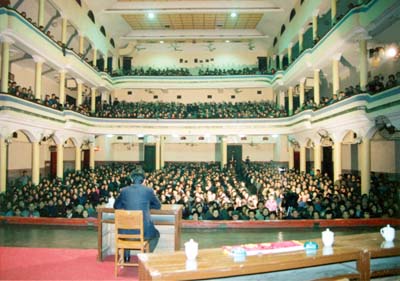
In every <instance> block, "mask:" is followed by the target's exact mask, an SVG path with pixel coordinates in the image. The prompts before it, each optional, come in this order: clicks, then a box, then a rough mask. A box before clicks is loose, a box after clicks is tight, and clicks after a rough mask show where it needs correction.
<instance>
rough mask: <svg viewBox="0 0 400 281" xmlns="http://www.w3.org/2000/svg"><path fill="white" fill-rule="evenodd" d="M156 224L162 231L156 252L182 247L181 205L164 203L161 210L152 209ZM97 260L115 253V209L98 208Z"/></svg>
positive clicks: (170, 250)
mask: <svg viewBox="0 0 400 281" xmlns="http://www.w3.org/2000/svg"><path fill="white" fill-rule="evenodd" d="M150 212H151V218H152V220H153V222H154V225H155V226H156V228H157V229H158V231H159V232H160V240H159V242H158V245H157V248H156V250H155V252H156V253H160V252H174V251H177V250H179V249H180V240H181V220H182V206H181V205H162V206H161V210H150ZM97 217H98V229H97V251H98V254H97V260H99V261H102V260H103V257H104V256H106V255H112V254H114V253H115V236H114V234H115V227H114V209H113V208H98V209H97Z"/></svg>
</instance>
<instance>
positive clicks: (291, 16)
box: [289, 8, 296, 22]
mask: <svg viewBox="0 0 400 281" xmlns="http://www.w3.org/2000/svg"><path fill="white" fill-rule="evenodd" d="M295 15H296V10H295V9H294V8H293V9H292V11H291V12H290V16H289V22H291V21H292V19H293V18H294V16H295Z"/></svg>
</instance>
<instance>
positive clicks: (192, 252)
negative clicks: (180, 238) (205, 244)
mask: <svg viewBox="0 0 400 281" xmlns="http://www.w3.org/2000/svg"><path fill="white" fill-rule="evenodd" d="M198 253H199V244H198V243H197V242H195V241H194V240H193V239H190V241H188V242H186V243H185V254H186V258H187V259H188V260H195V259H196V257H197V254H198Z"/></svg>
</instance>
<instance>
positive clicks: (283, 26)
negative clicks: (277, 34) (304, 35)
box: [281, 24, 286, 35]
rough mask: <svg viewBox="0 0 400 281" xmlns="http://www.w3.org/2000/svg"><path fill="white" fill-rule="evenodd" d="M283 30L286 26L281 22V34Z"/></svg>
mask: <svg viewBox="0 0 400 281" xmlns="http://www.w3.org/2000/svg"><path fill="white" fill-rule="evenodd" d="M285 30H286V26H285V25H284V24H282V27H281V35H282V34H283V32H285Z"/></svg>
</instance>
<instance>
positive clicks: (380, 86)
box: [295, 71, 400, 113]
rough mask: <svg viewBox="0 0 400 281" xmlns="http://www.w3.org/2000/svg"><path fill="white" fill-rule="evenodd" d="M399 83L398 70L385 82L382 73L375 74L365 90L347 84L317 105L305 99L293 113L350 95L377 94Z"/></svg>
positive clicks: (319, 106) (399, 75)
mask: <svg viewBox="0 0 400 281" xmlns="http://www.w3.org/2000/svg"><path fill="white" fill-rule="evenodd" d="M398 85H400V71H398V72H396V74H390V75H389V76H388V78H387V81H386V83H385V77H384V76H383V75H375V76H374V78H373V79H372V80H370V81H369V82H368V84H367V87H366V90H365V91H363V90H362V89H361V87H360V85H356V86H349V87H346V88H345V89H344V90H342V91H340V92H339V94H333V95H332V97H330V98H328V97H323V98H322V99H321V101H320V104H319V105H317V104H316V103H315V102H314V99H312V98H310V99H306V100H305V101H304V104H302V105H301V106H299V107H298V108H297V109H296V112H295V113H298V112H301V111H303V110H307V109H312V110H317V109H319V108H323V107H326V106H328V105H331V104H334V103H336V102H338V101H341V100H344V99H346V98H349V97H352V96H354V95H358V94H364V93H369V94H377V93H380V92H382V91H384V90H388V89H391V88H394V87H396V86H398Z"/></svg>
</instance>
